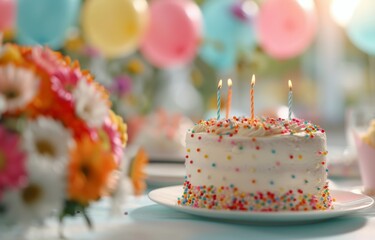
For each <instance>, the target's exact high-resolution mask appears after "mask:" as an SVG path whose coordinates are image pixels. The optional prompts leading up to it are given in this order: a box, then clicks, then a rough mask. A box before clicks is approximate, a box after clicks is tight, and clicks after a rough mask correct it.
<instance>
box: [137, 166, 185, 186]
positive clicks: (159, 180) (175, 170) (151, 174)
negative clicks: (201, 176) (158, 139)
mask: <svg viewBox="0 0 375 240" xmlns="http://www.w3.org/2000/svg"><path fill="white" fill-rule="evenodd" d="M144 173H145V174H146V175H147V178H146V180H147V182H148V183H151V184H155V185H164V186H165V185H176V184H182V183H184V177H185V174H186V170H185V164H183V163H173V164H172V163H149V164H148V165H147V166H146V167H145V170H144Z"/></svg>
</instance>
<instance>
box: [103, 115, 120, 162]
mask: <svg viewBox="0 0 375 240" xmlns="http://www.w3.org/2000/svg"><path fill="white" fill-rule="evenodd" d="M103 130H104V132H105V133H106V134H107V136H108V138H109V139H108V140H107V141H108V142H109V143H110V144H111V152H112V153H113V155H114V159H115V161H116V163H117V164H119V163H120V161H121V158H122V154H123V151H122V149H123V147H122V142H121V139H120V135H119V133H118V131H117V130H116V126H115V125H114V124H113V123H112V122H111V120H110V118H107V119H106V120H105V122H104V125H103Z"/></svg>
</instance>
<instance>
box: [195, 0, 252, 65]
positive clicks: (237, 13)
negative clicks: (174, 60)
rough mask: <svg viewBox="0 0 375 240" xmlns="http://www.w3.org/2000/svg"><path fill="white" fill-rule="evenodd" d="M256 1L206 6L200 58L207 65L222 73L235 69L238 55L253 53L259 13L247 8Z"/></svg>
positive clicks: (223, 0)
mask: <svg viewBox="0 0 375 240" xmlns="http://www.w3.org/2000/svg"><path fill="white" fill-rule="evenodd" d="M244 4H250V7H252V8H255V10H256V8H257V7H256V5H255V4H254V2H252V1H235V2H233V1H231V0H210V1H207V2H205V3H204V5H203V6H202V12H203V17H204V29H205V33H204V44H203V46H202V48H201V50H200V56H201V57H202V59H203V60H205V61H206V62H207V63H209V64H210V65H212V66H213V67H215V68H217V69H220V70H227V69H231V68H233V67H234V65H235V63H236V58H237V53H238V52H239V51H246V52H249V53H251V52H252V50H253V49H254V47H255V44H256V37H255V33H254V29H253V27H252V25H251V23H252V20H253V18H254V15H255V12H256V11H253V12H250V13H249V14H247V13H246V12H245V11H244V9H243V7H244V6H246V5H244Z"/></svg>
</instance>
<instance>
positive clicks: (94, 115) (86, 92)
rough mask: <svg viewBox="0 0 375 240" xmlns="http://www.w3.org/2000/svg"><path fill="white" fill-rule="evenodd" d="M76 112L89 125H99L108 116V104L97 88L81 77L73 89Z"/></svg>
mask: <svg viewBox="0 0 375 240" xmlns="http://www.w3.org/2000/svg"><path fill="white" fill-rule="evenodd" d="M73 97H74V100H75V111H76V114H77V115H78V116H79V117H80V118H81V119H83V120H85V121H86V122H87V124H88V125H89V126H90V127H100V126H101V125H102V124H103V122H104V120H105V118H106V117H107V116H108V106H107V105H106V103H105V100H104V99H103V97H102V96H101V93H100V92H99V91H97V89H96V88H95V87H94V86H93V85H90V84H88V83H87V81H86V79H84V78H82V79H81V80H80V81H79V82H78V84H77V87H76V88H75V89H74V91H73Z"/></svg>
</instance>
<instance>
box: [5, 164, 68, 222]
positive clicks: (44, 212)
mask: <svg viewBox="0 0 375 240" xmlns="http://www.w3.org/2000/svg"><path fill="white" fill-rule="evenodd" d="M65 187H66V186H65V182H64V181H63V178H60V177H57V176H56V175H55V174H52V173H51V172H49V171H45V169H42V168H40V167H39V166H38V165H37V164H31V165H30V167H29V179H28V183H27V184H25V186H24V187H22V188H20V189H12V190H9V191H6V192H5V193H4V195H3V200H2V202H3V204H4V206H5V209H6V212H5V215H4V216H5V220H6V222H7V223H8V224H9V223H17V224H25V225H27V224H32V223H35V222H38V221H39V222H40V221H42V220H43V219H45V218H46V217H47V216H49V215H50V214H51V213H52V212H54V211H58V212H60V211H61V209H62V207H63V204H64V199H65V197H66V196H65Z"/></svg>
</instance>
